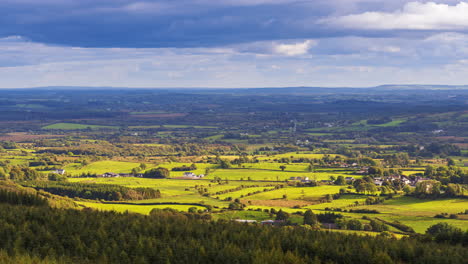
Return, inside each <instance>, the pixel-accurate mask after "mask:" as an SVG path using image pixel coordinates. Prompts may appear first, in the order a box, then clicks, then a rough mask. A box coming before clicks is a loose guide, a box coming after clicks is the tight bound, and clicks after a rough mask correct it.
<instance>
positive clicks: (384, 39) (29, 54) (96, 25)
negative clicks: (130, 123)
mask: <svg viewBox="0 0 468 264" xmlns="http://www.w3.org/2000/svg"><path fill="white" fill-rule="evenodd" d="M381 84H445V85H464V84H468V1H460V0H457V1H454V0H453V1H452V0H445V1H442V0H441V1H436V0H433V1H422V0H419V1H403V0H153V1H150V0H133V1H131V0H40V1H38V0H0V88H25V87H38V86H100V87H102V86H112V87H154V88H169V87H180V88H183V87H208V88H217V87H224V88H230V87H233V88H243V87H291V86H321V87H369V86H377V85H381Z"/></svg>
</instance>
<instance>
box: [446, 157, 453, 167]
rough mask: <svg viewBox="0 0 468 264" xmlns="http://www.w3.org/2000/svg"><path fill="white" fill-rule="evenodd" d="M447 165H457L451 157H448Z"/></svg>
mask: <svg viewBox="0 0 468 264" xmlns="http://www.w3.org/2000/svg"><path fill="white" fill-rule="evenodd" d="M447 166H455V161H454V160H453V159H451V158H448V159H447Z"/></svg>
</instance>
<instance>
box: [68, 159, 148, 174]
mask: <svg viewBox="0 0 468 264" xmlns="http://www.w3.org/2000/svg"><path fill="white" fill-rule="evenodd" d="M148 165H149V164H148ZM138 166H140V163H136V162H123V161H112V160H106V161H97V162H93V163H90V164H89V165H86V166H81V164H79V163H71V164H68V165H67V166H65V167H64V169H65V170H66V172H67V173H69V174H70V175H80V174H82V173H93V174H103V173H106V172H113V173H130V172H131V171H132V169H133V168H136V167H138Z"/></svg>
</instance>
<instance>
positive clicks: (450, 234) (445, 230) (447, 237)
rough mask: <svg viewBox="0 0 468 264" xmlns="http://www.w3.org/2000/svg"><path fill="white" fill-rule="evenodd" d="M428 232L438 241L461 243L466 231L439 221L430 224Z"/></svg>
mask: <svg viewBox="0 0 468 264" xmlns="http://www.w3.org/2000/svg"><path fill="white" fill-rule="evenodd" d="M426 234H427V235H430V236H432V237H433V238H434V239H435V240H436V241H437V242H452V243H459V242H461V241H462V240H463V236H464V232H463V231H462V230H461V229H460V228H457V227H454V226H452V225H449V224H447V223H438V224H435V225H433V226H430V227H429V228H428V229H427V230H426Z"/></svg>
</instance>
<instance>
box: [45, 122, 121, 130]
mask: <svg viewBox="0 0 468 264" xmlns="http://www.w3.org/2000/svg"><path fill="white" fill-rule="evenodd" d="M42 129H45V130H52V129H55V130H82V129H118V127H117V126H101V125H88V124H75V123H55V124H51V125H47V126H44V127H42Z"/></svg>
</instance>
